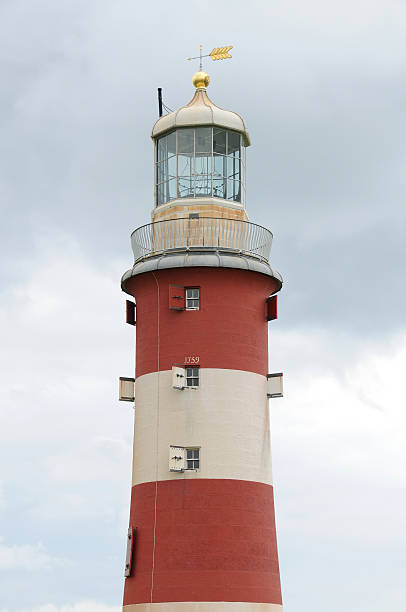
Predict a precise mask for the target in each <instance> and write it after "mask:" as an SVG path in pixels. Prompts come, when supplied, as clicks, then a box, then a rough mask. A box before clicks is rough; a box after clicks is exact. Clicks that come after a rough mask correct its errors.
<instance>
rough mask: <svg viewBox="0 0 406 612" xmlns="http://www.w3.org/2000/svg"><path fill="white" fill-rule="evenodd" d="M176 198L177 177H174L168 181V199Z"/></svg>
mask: <svg viewBox="0 0 406 612" xmlns="http://www.w3.org/2000/svg"><path fill="white" fill-rule="evenodd" d="M175 198H176V179H175V178H173V179H171V180H170V181H168V200H174V199H175Z"/></svg>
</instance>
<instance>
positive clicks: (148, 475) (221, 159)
mask: <svg viewBox="0 0 406 612" xmlns="http://www.w3.org/2000/svg"><path fill="white" fill-rule="evenodd" d="M193 84H194V86H195V88H196V91H195V94H194V96H193V98H192V100H191V101H190V102H189V103H188V104H186V106H183V107H181V108H179V109H178V110H177V111H175V112H173V113H170V114H168V115H164V116H162V117H160V118H159V119H158V120H157V122H156V123H155V125H154V126H153V129H152V140H153V143H154V148H155V153H154V164H155V188H154V193H155V202H154V208H153V211H152V223H149V224H147V225H144V226H142V227H139V228H138V229H136V230H135V231H134V232H133V233H132V235H131V242H132V248H133V251H134V257H135V261H134V265H133V267H132V268H131V269H130V270H128V271H127V272H126V273H125V274H124V276H123V278H122V288H123V290H124V291H125V292H126V293H127V294H129V295H130V296H132V297H133V298H134V299H132V298H131V299H130V300H129V301H128V302H127V316H128V319H127V320H128V322H130V323H133V324H135V323H136V368H135V378H134V379H121V381H120V382H121V393H122V396H123V397H122V399H129V400H132V399H133V397H134V398H135V411H134V412H135V417H134V451H133V470H132V495H131V509H130V521H129V531H128V547H127V558H126V569H125V575H126V578H125V586H124V608H123V609H124V611H125V612H138V611H140V612H142V611H147V610H148V611H155V610H156V611H157V612H158V611H159V612H160V611H162V612H164V611H165V612H178V611H179V612H192V611H193V612H206V611H207V612H221V611H222V610H227V611H229V612H231V611H234V610H238V611H241V612H243V611H252V612H257V611H258V612H259V611H261V612H281V610H282V599H281V588H280V578H279V566H278V553H277V544H276V531H275V515H274V498H273V486H272V470H271V454H270V421H269V406H268V397H270V396H280V395H281V375H276V374H273V375H270V374H268V321H269V320H272V319H274V318H276V296H275V293H277V292H278V291H279V290H280V288H281V285H282V279H281V277H280V275H279V274H278V273H277V272H276V271H275V270H273V269H272V268H271V266H270V263H269V255H270V248H271V241H272V234H271V232H270V231H269V230H268V229H266V228H264V227H262V226H260V225H256V224H254V223H250V222H249V221H248V217H247V213H246V208H245V149H246V147H248V146H249V145H250V139H249V135H248V132H247V129H246V126H245V123H244V121H243V119H242V118H241V117H240V116H239V115H238V114H237V113H235V112H232V111H226V110H223V109H221V108H219V107H218V106H216V105H215V104H214V103H213V102H212V101H211V100H210V98H209V97H208V94H207V91H206V90H207V87H208V84H209V77H208V75H207V74H206V73H205V72H202V71H199V72H197V73H196V74H195V76H194V77H193ZM135 312H136V316H135ZM135 319H136V320H135ZM133 381H134V382H133Z"/></svg>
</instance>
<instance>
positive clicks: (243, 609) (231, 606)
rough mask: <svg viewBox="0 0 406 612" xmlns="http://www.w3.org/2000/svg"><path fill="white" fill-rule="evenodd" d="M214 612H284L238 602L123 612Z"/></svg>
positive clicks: (141, 607)
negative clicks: (221, 611)
mask: <svg viewBox="0 0 406 612" xmlns="http://www.w3.org/2000/svg"><path fill="white" fill-rule="evenodd" d="M161 610H162V611H163V612H214V611H217V610H227V611H228V612H230V611H231V610H238V611H239V612H283V607H282V606H280V605H278V604H266V603H245V602H238V601H219V602H217V601H209V602H200V603H195V602H188V601H183V602H171V603H155V604H132V605H130V606H124V607H123V612H160V611H161Z"/></svg>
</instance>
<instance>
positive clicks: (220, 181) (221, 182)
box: [213, 178, 226, 199]
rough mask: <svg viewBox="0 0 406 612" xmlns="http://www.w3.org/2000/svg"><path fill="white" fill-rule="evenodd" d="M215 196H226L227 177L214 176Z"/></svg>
mask: <svg viewBox="0 0 406 612" xmlns="http://www.w3.org/2000/svg"><path fill="white" fill-rule="evenodd" d="M213 196H214V197H215V198H223V199H224V198H225V197H226V179H225V178H213Z"/></svg>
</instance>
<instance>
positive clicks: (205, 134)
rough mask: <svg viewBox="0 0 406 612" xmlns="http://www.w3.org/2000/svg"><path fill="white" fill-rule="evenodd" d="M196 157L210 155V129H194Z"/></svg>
mask: <svg viewBox="0 0 406 612" xmlns="http://www.w3.org/2000/svg"><path fill="white" fill-rule="evenodd" d="M195 138H196V145H195V150H196V155H197V154H198V153H205V154H206V155H208V154H210V155H211V128H210V127H209V128H203V127H201V128H196V136H195Z"/></svg>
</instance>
